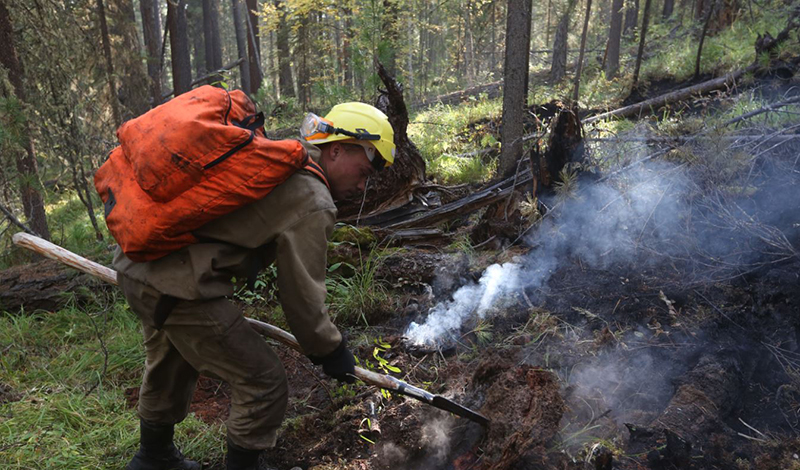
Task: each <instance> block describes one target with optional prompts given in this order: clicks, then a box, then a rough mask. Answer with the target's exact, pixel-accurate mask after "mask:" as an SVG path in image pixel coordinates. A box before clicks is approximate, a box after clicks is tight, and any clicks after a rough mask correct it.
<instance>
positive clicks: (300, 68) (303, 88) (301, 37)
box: [296, 13, 311, 110]
mask: <svg viewBox="0 0 800 470" xmlns="http://www.w3.org/2000/svg"><path fill="white" fill-rule="evenodd" d="M310 16H311V14H310V13H308V14H306V15H304V16H303V18H301V19H300V28H299V29H298V30H297V42H298V50H297V51H296V60H297V98H298V101H299V102H300V107H301V109H303V110H306V109H308V108H309V107H310V106H311V83H310V82H311V80H310V78H311V77H310V74H309V69H308V56H309V52H310V51H309V49H310V48H309V41H310V38H309V27H308V23H309V21H310Z"/></svg>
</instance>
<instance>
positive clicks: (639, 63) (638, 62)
mask: <svg viewBox="0 0 800 470" xmlns="http://www.w3.org/2000/svg"><path fill="white" fill-rule="evenodd" d="M652 1H653V0H645V2H644V16H643V17H642V32H641V34H640V35H639V51H638V52H637V53H636V65H635V66H634V68H633V83H632V84H631V88H632V89H635V88H636V85H637V83H638V82H639V69H640V68H641V67H642V56H643V55H644V41H645V39H646V38H647V26H648V24H649V22H650V4H651V3H652Z"/></svg>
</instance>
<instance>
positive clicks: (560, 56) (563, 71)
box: [550, 0, 576, 83]
mask: <svg viewBox="0 0 800 470" xmlns="http://www.w3.org/2000/svg"><path fill="white" fill-rule="evenodd" d="M575 3H576V1H575V0H570V2H569V3H568V4H567V10H566V11H565V12H564V14H563V15H561V19H560V20H559V21H558V26H557V27H556V34H555V38H554V39H553V62H552V64H551V65H550V79H551V80H552V81H553V82H554V83H556V82H560V81H561V80H562V79H563V78H564V77H565V76H566V75H567V39H568V33H569V23H570V20H571V19H572V9H573V8H574V7H575Z"/></svg>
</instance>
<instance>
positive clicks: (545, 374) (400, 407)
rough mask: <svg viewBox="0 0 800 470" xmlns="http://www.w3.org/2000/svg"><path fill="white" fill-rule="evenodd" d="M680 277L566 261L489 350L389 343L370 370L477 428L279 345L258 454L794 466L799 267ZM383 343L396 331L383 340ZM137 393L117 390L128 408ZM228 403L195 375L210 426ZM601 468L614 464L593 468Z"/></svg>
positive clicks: (403, 460) (531, 293) (411, 464)
mask: <svg viewBox="0 0 800 470" xmlns="http://www.w3.org/2000/svg"><path fill="white" fill-rule="evenodd" d="M441 256H442V255H441V254H438V255H435V254H433V253H430V252H425V251H418V252H417V251H413V250H411V251H408V252H406V253H405V254H404V259H405V264H404V265H405V266H406V267H407V268H408V263H412V264H413V262H415V261H416V265H417V266H420V267H426V266H427V267H430V265H429V264H427V263H426V260H428V261H429V260H430V259H431V257H441ZM458 258H459V257H458V256H451V257H450V262H451V263H453V264H451V265H450V266H458V265H460V263H461V262H459V261H458ZM462 266H463V265H462ZM453 269H455V268H453ZM462 271H463V275H464V278H463V279H467V278H469V277H470V274H469V268H467V267H462ZM405 272H406V273H407V274H408V275H410V276H413V274H414V273H413V272H411V271H410V270H408V269H407V270H406V271H405ZM420 274H421V275H424V276H426V277H430V276H431V274H430V273H427V274H425V273H423V272H420ZM682 276H683V273H682V272H681V271H680V270H676V269H675V268H674V267H669V266H650V267H645V268H643V269H637V268H636V267H635V266H627V265H618V266H609V267H607V268H606V269H593V268H589V267H587V266H585V265H583V263H581V261H580V260H573V261H572V262H571V263H568V264H565V265H563V266H561V267H560V268H559V269H558V270H557V271H556V272H555V273H554V274H553V276H552V278H551V280H550V282H549V284H548V286H547V289H546V291H542V290H539V291H537V290H535V289H531V290H528V291H526V292H525V295H522V293H520V296H519V299H518V301H517V302H513V303H512V304H510V305H508V306H506V307H505V308H504V311H503V312H502V314H501V315H499V316H497V317H495V319H494V321H493V329H492V339H491V340H490V341H488V342H487V341H482V340H481V339H479V338H478V337H477V334H476V333H475V332H470V330H471V329H472V328H471V326H474V325H465V327H464V328H463V329H462V332H464V334H463V336H462V337H461V338H460V340H459V344H456V345H455V346H450V347H446V348H443V349H442V350H440V351H435V352H429V353H426V352H425V351H422V352H420V351H419V350H418V349H416V348H411V347H407V346H406V345H405V344H404V342H403V340H402V338H400V337H398V336H392V337H388V338H386V339H387V341H389V342H390V343H391V345H392V348H391V349H390V350H389V352H388V353H386V354H384V357H386V358H387V359H388V360H389V361H390V363H391V364H393V365H395V366H396V367H399V368H400V369H401V370H402V371H403V373H402V374H400V376H401V377H404V378H405V380H407V381H408V382H410V383H415V384H427V385H426V388H428V389H429V390H430V391H432V392H436V393H440V394H442V395H444V396H447V397H452V398H453V399H455V400H457V401H459V402H460V403H462V404H464V405H465V406H468V407H470V408H472V409H475V410H477V411H479V412H481V413H482V414H484V415H485V416H487V417H488V418H490V419H491V421H492V425H491V427H490V428H489V429H488V430H487V431H484V430H482V429H481V428H480V427H479V426H478V425H476V424H473V423H470V422H468V421H465V420H463V419H460V418H454V417H452V416H451V415H449V414H447V413H445V412H442V411H439V410H436V409H433V408H430V407H428V406H425V405H422V404H420V403H418V402H416V401H414V400H411V399H406V398H403V397H401V396H396V395H393V396H391V397H390V398H388V399H387V398H386V397H383V396H381V394H380V393H379V391H377V390H375V389H373V388H369V387H364V386H360V387H359V386H355V387H348V388H346V389H344V388H342V387H337V386H336V385H335V384H334V383H332V382H329V381H327V380H325V379H324V376H322V375H321V373H320V372H319V371H318V370H316V369H315V368H313V366H311V365H310V364H309V363H308V362H307V361H306V360H305V359H304V358H303V357H302V356H301V355H299V354H298V353H295V352H292V351H288V350H286V349H284V348H280V347H277V348H276V350H278V351H279V354H280V356H281V359H282V361H283V362H284V364H285V366H286V369H287V372H288V374H289V383H290V388H291V399H290V409H289V412H288V416H287V421H286V424H285V426H284V429H283V431H282V433H281V437H280V439H279V444H278V448H277V449H275V450H274V451H272V452H271V453H270V454H269V458H270V460H271V461H273V462H276V463H278V464H279V465H282V466H283V467H281V468H290V467H291V466H293V465H298V466H300V467H301V468H304V469H305V468H348V469H350V468H360V469H371V468H375V469H388V468H393V469H396V468H407V469H412V468H432V469H434V468H435V469H438V468H442V469H468V468H469V469H516V468H564V469H589V468H616V469H631V470H633V469H669V468H687V469H689V468H691V469H731V468H758V469H773V468H774V469H787V468H794V467H793V465H796V462H797V458H796V457H795V452H796V449H797V443H798V442H800V441H798V440H797V435H798V433H797V429H798V426H800V422H799V421H800V415H799V414H798V409H800V374H798V369H797V368H796V364H797V363H798V362H797V359H798V358H800V351H798V348H800V344H798V332H799V331H800V317H798V306H800V289H798V287H800V260H796V259H795V260H789V261H785V262H782V263H775V264H769V265H766V266H764V267H762V268H760V269H757V270H755V271H753V272H751V273H747V274H743V275H740V276H736V277H734V278H732V279H727V280H703V281H702V282H699V281H695V282H685V279H683V278H682ZM407 290H408V291H410V292H411V291H414V289H411V288H407ZM443 292H444V290H443ZM662 293H663V295H662ZM525 297H527V299H526V298H525ZM406 298H407V299H411V300H412V301H411V302H410V303H411V304H414V303H416V302H424V300H420V296H418V295H408V296H407V297H406ZM528 301H531V302H532V303H533V306H531V305H529V304H528ZM416 315H418V314H417V313H415V312H414V311H410V312H408V313H406V314H405V315H401V316H404V317H405V321H404V322H398V324H401V323H407V322H408V321H409V320H410V319H411V318H412V317H415V316H416ZM395 320H397V319H395ZM390 323H391V322H390ZM392 330H394V331H396V332H397V333H401V332H402V330H401V329H400V328H399V327H398V328H394V327H391V326H384V327H382V331H383V332H384V333H386V332H390V331H392ZM372 352H373V347H372V346H371V345H369V344H367V345H361V346H360V347H357V348H356V350H355V353H356V355H357V356H358V357H361V358H366V357H370V356H371V355H372ZM136 395H137V393H136V390H135V389H134V390H130V391H129V392H128V396H129V403H130V404H131V405H133V404H134V403H135V397H136ZM228 405H229V392H228V388H227V385H225V384H223V383H221V382H218V381H215V380H213V379H209V378H203V379H201V381H200V383H199V385H198V390H197V392H196V394H195V400H194V402H193V405H192V412H194V413H195V414H196V415H197V416H198V417H199V418H201V419H203V420H205V421H207V422H214V421H217V420H224V419H225V418H226V417H227V407H228ZM368 418H369V420H370V421H369V422H367V419H368ZM609 455H610V456H611V459H612V461H613V467H612V466H607V467H604V466H602V465H600V464H598V463H596V462H597V461H602V458H604V456H605V457H606V458H607V457H608V456H609Z"/></svg>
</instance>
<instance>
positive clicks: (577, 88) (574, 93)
mask: <svg viewBox="0 0 800 470" xmlns="http://www.w3.org/2000/svg"><path fill="white" fill-rule="evenodd" d="M648 1H649V0H648ZM591 12H592V0H587V1H586V16H585V18H584V20H583V33H582V34H581V50H580V54H578V67H577V68H576V70H575V86H574V88H573V90H572V101H575V102H577V101H578V97H579V96H580V88H581V70H582V69H583V54H584V52H585V51H586V34H587V33H588V32H589V15H590V14H591Z"/></svg>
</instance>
